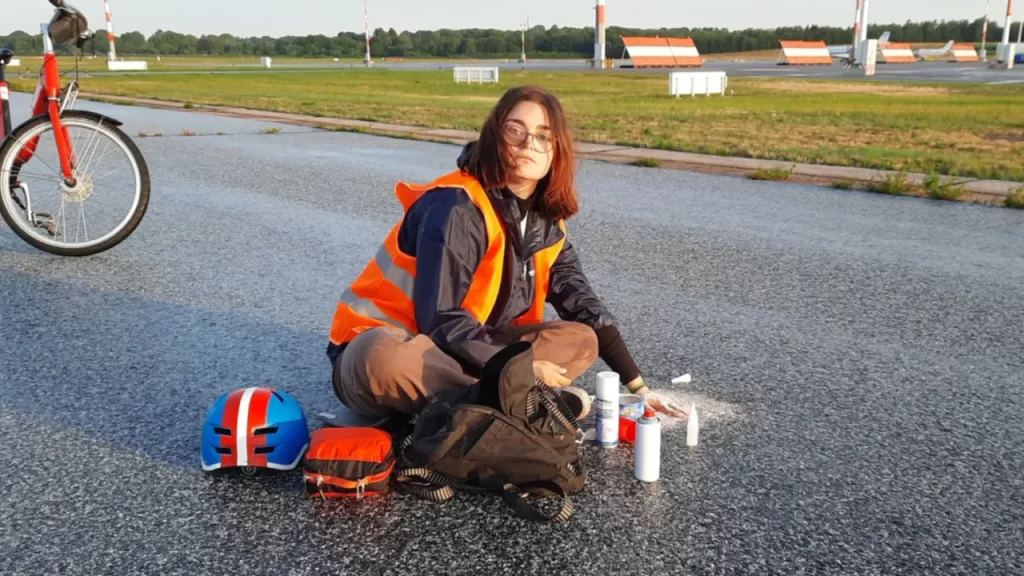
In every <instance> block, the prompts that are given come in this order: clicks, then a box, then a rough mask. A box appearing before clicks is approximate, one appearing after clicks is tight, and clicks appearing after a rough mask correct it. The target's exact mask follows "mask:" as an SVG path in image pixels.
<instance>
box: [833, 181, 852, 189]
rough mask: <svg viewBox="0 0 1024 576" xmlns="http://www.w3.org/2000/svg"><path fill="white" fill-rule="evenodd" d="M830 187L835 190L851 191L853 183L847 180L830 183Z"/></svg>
mask: <svg viewBox="0 0 1024 576" xmlns="http://www.w3.org/2000/svg"><path fill="white" fill-rule="evenodd" d="M832 187H833V188H835V189H836V190H853V182H851V181H849V180H839V181H837V182H833V183H832Z"/></svg>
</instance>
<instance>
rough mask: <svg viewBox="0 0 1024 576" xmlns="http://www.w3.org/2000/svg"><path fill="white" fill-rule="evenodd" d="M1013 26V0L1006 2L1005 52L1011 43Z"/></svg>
mask: <svg viewBox="0 0 1024 576" xmlns="http://www.w3.org/2000/svg"><path fill="white" fill-rule="evenodd" d="M1012 25H1013V0H1006V26H1004V27H1003V50H1005V49H1006V46H1007V45H1008V44H1009V43H1010V26H1012Z"/></svg>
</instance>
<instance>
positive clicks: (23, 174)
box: [18, 170, 64, 182]
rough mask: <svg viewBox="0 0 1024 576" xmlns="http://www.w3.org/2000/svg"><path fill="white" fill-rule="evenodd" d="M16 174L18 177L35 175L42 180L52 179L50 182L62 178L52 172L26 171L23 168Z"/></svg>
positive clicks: (59, 180)
mask: <svg viewBox="0 0 1024 576" xmlns="http://www.w3.org/2000/svg"><path fill="white" fill-rule="evenodd" d="M18 176H19V177H20V176H35V177H36V178H42V179H44V180H48V181H52V182H61V181H63V180H64V179H63V178H62V177H61V176H58V175H54V174H40V173H39V172H26V171H24V170H22V171H20V172H18Z"/></svg>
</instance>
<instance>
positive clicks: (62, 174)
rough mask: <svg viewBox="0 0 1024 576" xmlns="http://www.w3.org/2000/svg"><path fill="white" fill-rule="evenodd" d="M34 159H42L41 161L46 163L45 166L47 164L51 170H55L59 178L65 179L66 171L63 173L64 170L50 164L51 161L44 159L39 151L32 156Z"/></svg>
mask: <svg viewBox="0 0 1024 576" xmlns="http://www.w3.org/2000/svg"><path fill="white" fill-rule="evenodd" d="M32 159H33V160H39V161H40V162H42V163H43V164H44V165H45V166H46V167H47V168H49V169H50V170H53V173H54V174H56V175H57V178H59V179H61V180H63V179H64V173H63V172H61V171H60V170H56V169H54V167H53V166H50V163H49V162H47V161H46V160H43V159H42V158H41V157H40V156H39V154H38V153H37V154H35V155H33V156H32Z"/></svg>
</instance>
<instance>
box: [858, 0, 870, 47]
mask: <svg viewBox="0 0 1024 576" xmlns="http://www.w3.org/2000/svg"><path fill="white" fill-rule="evenodd" d="M868 3H869V0H864V4H863V6H861V10H860V43H861V44H863V43H864V42H867V41H868Z"/></svg>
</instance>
